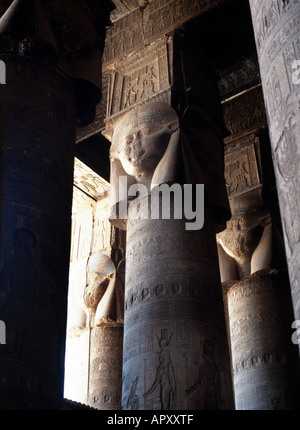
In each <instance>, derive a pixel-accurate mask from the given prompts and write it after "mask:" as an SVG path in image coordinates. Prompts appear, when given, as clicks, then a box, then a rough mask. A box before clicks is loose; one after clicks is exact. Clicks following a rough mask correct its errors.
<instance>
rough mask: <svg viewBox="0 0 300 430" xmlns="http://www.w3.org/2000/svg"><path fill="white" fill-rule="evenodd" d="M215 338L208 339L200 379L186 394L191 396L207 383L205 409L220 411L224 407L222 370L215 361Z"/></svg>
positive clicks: (204, 348) (204, 347) (204, 349)
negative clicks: (221, 384)
mask: <svg viewBox="0 0 300 430" xmlns="http://www.w3.org/2000/svg"><path fill="white" fill-rule="evenodd" d="M215 340H216V339H215V338H212V339H207V340H206V341H205V342H204V345H203V360H204V364H201V365H200V367H199V374H198V379H197V381H196V382H195V384H193V385H192V386H191V387H190V388H188V389H187V390H186V391H185V392H186V394H187V395H190V394H191V393H192V392H193V391H195V390H197V389H198V388H199V387H200V386H201V384H203V383H204V381H206V389H205V399H204V409H205V410H218V409H221V406H222V398H221V389H220V370H219V368H218V366H217V364H216V361H215V359H214V349H215Z"/></svg>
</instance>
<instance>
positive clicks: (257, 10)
mask: <svg viewBox="0 0 300 430" xmlns="http://www.w3.org/2000/svg"><path fill="white" fill-rule="evenodd" d="M250 6H251V12H252V18H253V24H254V30H255V37H256V44H257V49H258V56H259V63H260V70H261V76H262V85H263V92H264V99H265V104H266V110H267V116H268V125H269V130H270V138H271V144H272V151H273V159H274V167H275V174H276V180H277V188H278V196H279V202H280V211H281V217H282V224H283V229H284V236H285V244H286V254H287V261H288V266H289V275H290V281H291V289H292V296H293V304H294V309H295V317H296V318H297V319H299V317H300V284H299V278H300V272H299V259H300V206H299V199H298V197H297V194H298V192H297V190H298V189H299V186H300V178H299V161H300V149H299V148H300V147H299V138H300V125H299V124H300V111H299V94H300V85H299V84H296V83H294V82H293V73H294V72H295V69H293V62H294V61H295V60H299V59H300V31H299V28H300V25H299V24H300V3H299V1H298V0H293V1H292V0H291V1H284V0H280V1H279V0H278V1H274V0H272V1H271V0H265V1H255V0H252V1H250Z"/></svg>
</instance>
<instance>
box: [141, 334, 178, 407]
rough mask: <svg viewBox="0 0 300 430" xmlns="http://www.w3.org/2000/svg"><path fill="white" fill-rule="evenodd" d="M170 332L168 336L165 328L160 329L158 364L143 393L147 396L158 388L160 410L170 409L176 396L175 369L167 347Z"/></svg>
mask: <svg viewBox="0 0 300 430" xmlns="http://www.w3.org/2000/svg"><path fill="white" fill-rule="evenodd" d="M171 337H172V334H171V336H170V337H168V334H167V330H166V329H162V330H161V338H160V339H158V343H159V346H160V353H159V358H158V359H159V365H158V367H157V371H156V375H155V380H154V382H153V384H152V385H151V387H150V389H149V390H148V391H147V392H146V393H145V394H144V397H145V398H147V397H149V396H150V394H152V393H153V392H154V391H155V390H156V389H157V388H158V389H159V398H160V403H161V410H164V411H169V410H171V409H172V408H171V402H172V400H175V398H176V380H175V369H174V364H173V362H172V359H171V354H170V351H169V349H168V347H169V343H170V340H171Z"/></svg>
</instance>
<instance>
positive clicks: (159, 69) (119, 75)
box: [107, 38, 170, 117]
mask: <svg viewBox="0 0 300 430" xmlns="http://www.w3.org/2000/svg"><path fill="white" fill-rule="evenodd" d="M169 87H170V81H169V72H168V54H167V42H166V39H165V38H163V39H161V40H160V41H158V42H157V43H156V44H154V45H152V46H151V47H147V48H144V49H143V50H141V51H139V52H138V53H137V54H136V55H135V56H134V57H130V59H125V60H124V61H120V62H119V63H118V64H117V65H116V66H115V67H114V69H112V71H111V73H110V79H109V97H108V105H107V116H108V117H110V116H113V115H115V114H117V113H119V112H121V111H124V110H126V109H128V108H130V107H132V106H134V105H136V104H137V103H140V102H142V101H143V100H146V99H149V97H151V96H153V95H155V94H157V93H159V92H161V91H163V90H167V89H168V88H169Z"/></svg>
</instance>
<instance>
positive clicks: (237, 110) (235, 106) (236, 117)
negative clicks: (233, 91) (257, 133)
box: [223, 86, 267, 142]
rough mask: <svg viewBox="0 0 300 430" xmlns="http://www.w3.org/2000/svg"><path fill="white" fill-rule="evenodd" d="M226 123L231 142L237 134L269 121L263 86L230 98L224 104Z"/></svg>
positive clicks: (228, 139)
mask: <svg viewBox="0 0 300 430" xmlns="http://www.w3.org/2000/svg"><path fill="white" fill-rule="evenodd" d="M223 113H224V120H225V125H226V127H227V128H228V130H229V132H230V133H231V137H229V138H226V142H229V141H230V140H231V138H234V137H236V136H237V135H240V134H243V133H246V132H249V131H250V130H253V129H257V128H259V127H261V126H264V125H265V124H266V122H267V120H266V113H265V105H264V99H263V94H262V89H261V86H257V87H254V88H252V89H250V90H249V91H247V92H246V93H244V94H242V95H240V96H239V97H235V98H233V99H230V100H228V101H227V102H226V103H224V104H223Z"/></svg>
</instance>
